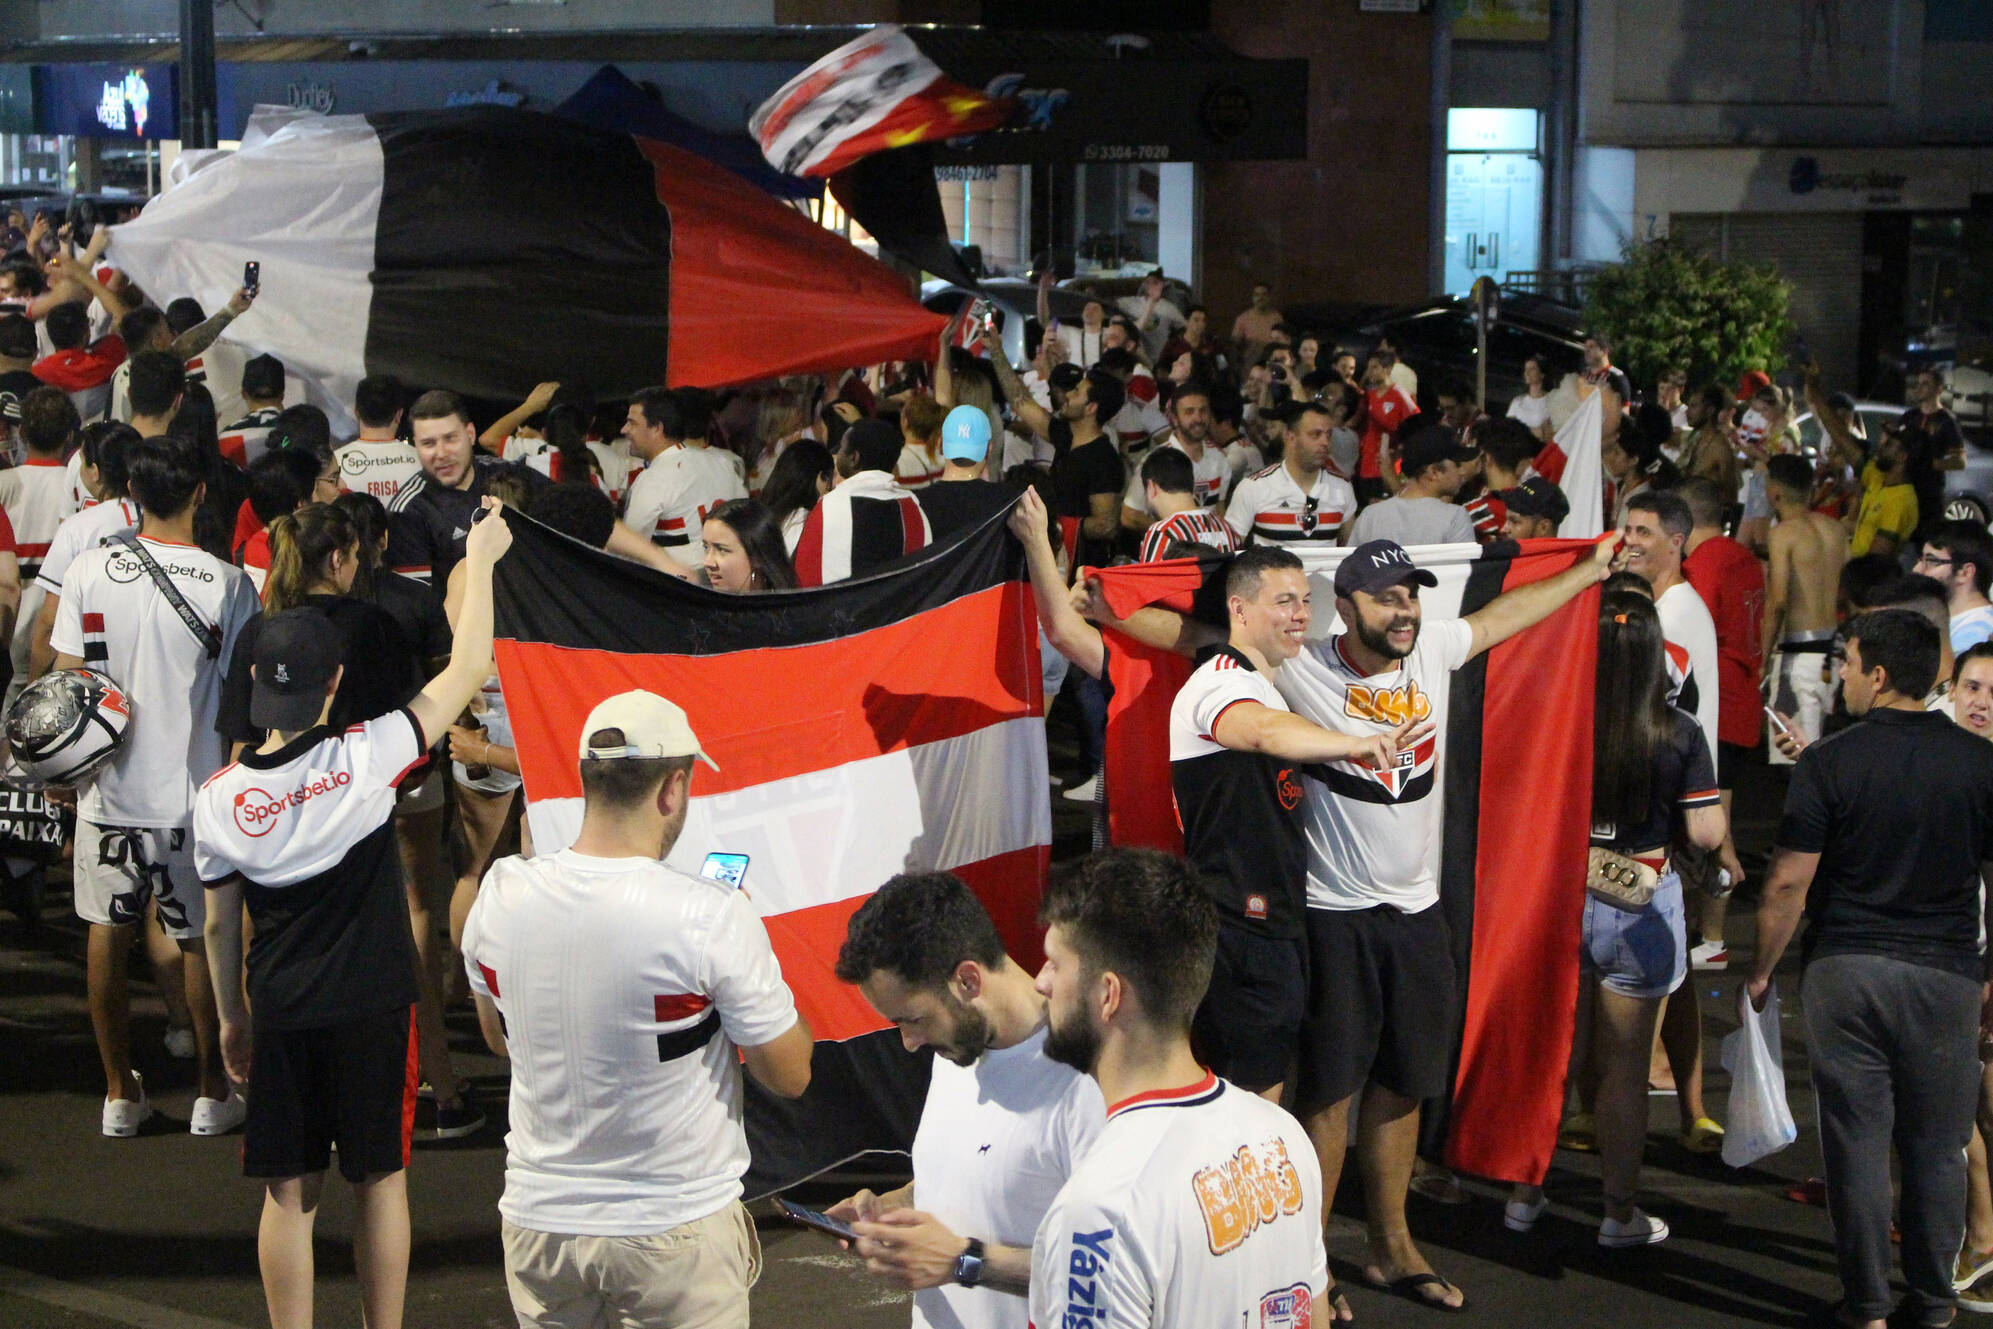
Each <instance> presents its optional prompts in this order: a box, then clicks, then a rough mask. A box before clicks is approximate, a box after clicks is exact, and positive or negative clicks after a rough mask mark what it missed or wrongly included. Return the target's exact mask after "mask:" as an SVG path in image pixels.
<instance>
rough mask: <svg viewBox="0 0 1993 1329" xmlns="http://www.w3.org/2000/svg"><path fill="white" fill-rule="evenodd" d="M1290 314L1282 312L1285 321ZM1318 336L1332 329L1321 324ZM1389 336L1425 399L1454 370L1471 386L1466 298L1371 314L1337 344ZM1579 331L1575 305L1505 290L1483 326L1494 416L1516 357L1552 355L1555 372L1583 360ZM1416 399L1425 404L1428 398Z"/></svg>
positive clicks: (1518, 380) (1513, 379)
mask: <svg viewBox="0 0 1993 1329" xmlns="http://www.w3.org/2000/svg"><path fill="white" fill-rule="evenodd" d="M1293 319H1294V316H1293V313H1292V312H1291V311H1288V321H1289V322H1290V323H1291V322H1293ZM1323 331H1324V335H1329V332H1330V331H1331V330H1327V329H1324V330H1323ZM1386 338H1388V339H1389V340H1390V342H1391V344H1392V345H1393V346H1395V347H1397V348H1398V355H1399V358H1401V359H1402V360H1404V361H1405V362H1406V363H1407V364H1409V365H1411V367H1412V368H1413V369H1414V370H1416V371H1418V375H1419V393H1420V395H1421V396H1422V397H1427V398H1430V396H1431V388H1432V385H1433V384H1434V383H1435V382H1436V381H1438V380H1439V379H1442V378H1451V377H1456V376H1457V377H1458V378H1460V379H1461V380H1462V381H1463V382H1465V383H1466V384H1467V385H1468V387H1469V388H1470V389H1471V388H1472V387H1473V385H1474V361H1475V356H1476V355H1477V354H1478V345H1477V342H1476V339H1475V335H1474V310H1473V306H1472V305H1471V304H1469V303H1468V302H1467V301H1466V300H1465V299H1460V298H1456V297H1452V296H1440V297H1438V298H1436V299H1434V300H1431V301H1429V302H1427V303H1426V304H1423V305H1416V306H1413V307H1412V308H1409V309H1396V310H1390V311H1387V312H1385V313H1382V314H1378V315H1376V316H1374V317H1373V318H1372V319H1371V320H1370V321H1369V322H1367V323H1365V324H1363V325H1362V326H1361V327H1359V328H1358V329H1357V333H1356V336H1354V337H1338V338H1336V341H1337V345H1338V346H1340V347H1343V348H1346V349H1348V350H1353V351H1355V352H1356V353H1357V355H1358V356H1359V357H1361V356H1363V355H1365V354H1367V353H1368V352H1369V350H1370V349H1371V347H1373V346H1375V345H1376V344H1377V343H1378V341H1380V340H1383V339H1386ZM1584 345H1585V334H1584V330H1583V327H1582V323H1581V317H1580V315H1579V313H1578V311H1577V310H1575V309H1573V308H1571V307H1570V306H1569V305H1566V304H1561V303H1559V302H1558V301H1555V300H1551V299H1549V298H1547V297H1545V296H1540V295H1528V294H1522V293H1510V292H1504V293H1503V295H1502V300H1501V303H1500V305H1499V306H1498V308H1497V310H1496V316H1495V325H1494V326H1493V327H1492V328H1490V329H1489V331H1488V399H1487V405H1488V410H1489V411H1491V412H1493V413H1495V414H1497V415H1499V414H1500V413H1501V412H1502V411H1504V410H1506V409H1507V408H1508V403H1509V399H1510V398H1512V397H1514V396H1516V395H1517V394H1518V393H1520V392H1522V391H1523V378H1522V364H1523V361H1524V360H1526V359H1528V358H1529V357H1530V356H1532V355H1540V356H1544V357H1546V358H1547V359H1548V360H1549V361H1550V376H1551V379H1552V381H1553V383H1554V382H1555V380H1556V378H1557V377H1558V376H1559V375H1560V374H1562V373H1565V372H1568V371H1571V370H1575V369H1577V368H1578V367H1579V366H1581V365H1582V364H1583V363H1584ZM1420 406H1421V407H1422V408H1425V409H1430V408H1431V406H1432V402H1431V401H1430V400H1427V401H1423V402H1421V403H1420Z"/></svg>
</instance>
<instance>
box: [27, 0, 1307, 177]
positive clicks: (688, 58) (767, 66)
mask: <svg viewBox="0 0 1993 1329" xmlns="http://www.w3.org/2000/svg"><path fill="white" fill-rule="evenodd" d="M857 31H858V29H856V28H851V27H807V28H771V29H753V30H746V31H742V30H739V29H730V30H725V31H715V30H712V29H699V30H688V31H685V32H671V33H589V34H573V35H559V34H533V35H522V36H479V37H433V38H371V37H370V38H365V39H359V40H348V39H345V38H310V39H300V38H258V39H252V40H233V41H231V40H223V41H222V42H221V43H220V44H219V56H220V63H219V65H218V68H217V78H216V82H217V86H218V90H219V99H220V107H219V110H220V128H221V133H222V136H223V137H224V138H236V137H240V135H241V132H242V126H243V125H244V124H245V123H247V120H248V117H249V114H250V112H251V110H252V109H253V108H254V107H255V106H257V105H259V104H270V103H274V104H277V105H292V106H298V107H301V108H306V109H310V110H317V111H325V112H332V113H351V112H359V113H367V112H374V111H394V110H421V109H426V108H434V107H441V106H451V105H466V104H476V103H479V102H495V103H499V104H503V105H518V106H529V107H533V108H535V109H540V110H552V109H554V108H555V107H557V106H558V105H560V104H561V103H562V102H564V101H566V100H567V99H568V98H569V97H571V96H573V95H574V94H575V92H576V91H577V90H579V89H580V88H582V86H583V85H584V84H586V83H587V82H588V81H589V80H590V79H591V78H593V77H594V76H595V75H596V74H597V73H598V71H600V70H601V69H602V67H603V66H604V65H605V64H613V65H615V66H616V67H617V69H619V70H620V71H621V72H622V73H623V74H624V75H625V76H626V77H627V78H628V79H629V80H630V81H631V82H633V83H635V84H636V85H638V86H639V87H648V88H652V89H655V90H656V93H657V96H658V99H659V104H660V105H661V106H662V107H663V108H664V109H665V110H666V111H668V112H670V113H671V114H674V115H676V116H679V117H682V118H683V119H684V120H686V121H688V122H690V123H691V124H693V125H696V126H698V127H701V128H703V129H705V130H708V131H711V132H713V133H717V134H724V135H735V134H740V133H742V132H743V130H744V128H745V126H746V123H747V117H748V113H749V111H750V110H751V109H752V108H753V107H754V106H756V105H757V104H759V103H760V102H761V100H762V99H764V98H766V97H767V96H768V95H769V94H770V93H772V92H773V91H774V90H775V89H776V88H778V87H780V86H781V85H782V84H783V83H784V82H785V81H787V80H788V79H789V78H790V77H791V76H793V75H794V74H795V73H796V72H797V71H799V70H800V69H802V68H803V67H804V66H805V65H807V64H809V63H810V62H811V61H813V60H815V59H817V58H818V57H819V56H821V55H823V54H824V53H826V52H827V51H830V50H832V49H833V48H835V47H836V46H838V45H840V44H841V43H843V42H845V41H847V40H849V39H850V38H851V36H852V35H853V34H854V33H856V32H857ZM909 31H910V32H911V34H912V36H913V38H914V40H915V41H916V42H918V43H919V44H920V45H921V47H922V48H923V49H924V50H926V51H927V52H928V53H929V54H930V55H931V56H932V57H933V58H934V60H935V62H936V63H937V64H939V65H941V67H942V68H943V69H945V70H947V71H948V73H949V74H950V75H951V76H953V77H954V78H956V79H958V80H960V81H962V82H965V83H970V84H973V85H975V86H977V87H983V88H987V89H989V90H991V91H995V92H1001V93H1004V94H1006V95H1011V96H1015V97H1017V98H1018V99H1019V100H1020V102H1021V103H1022V106H1023V110H1022V112H1021V114H1020V116H1019V119H1018V121H1017V122H1016V123H1014V124H1013V125H1011V126H1009V127H1006V128H1005V129H1003V130H1001V131H998V132H995V133H991V134H987V135H984V136H983V137H982V138H980V139H978V140H977V141H975V142H974V143H973V144H969V145H961V146H957V147H952V148H945V149H943V150H942V151H941V153H940V154H939V156H940V159H941V160H942V161H944V162H949V163H954V164H963V163H1002V162H1048V163H1057V162H1087V161H1108V162H1111V161H1149V162H1159V161H1221V160H1246V159H1274V158H1298V157H1302V156H1304V155H1306V151H1307V138H1306V124H1307V115H1306V109H1307V108H1306V102H1307V75H1308V62H1307V61H1306V60H1300V59H1293V60H1259V59H1250V58H1247V57H1244V56H1240V55H1238V54H1236V53H1234V52H1233V51H1231V50H1230V49H1228V48H1227V47H1225V46H1224V45H1223V44H1222V43H1220V42H1218V41H1216V40H1215V39H1213V38H1211V37H1208V36H1204V35H1200V34H1185V33H1157V34H1153V35H1151V36H1146V37H1127V36H1122V37H1114V38H1110V37H1107V36H1105V35H1097V34H1085V33H1038V32H1030V33H1025V32H1004V31H997V30H993V29H988V28H969V27H914V28H911V29H910V30H909ZM178 58H179V48H178V46H177V45H176V44H174V43H170V42H159V43H144V42H130V43H118V42H107V43H72V42H62V43H29V44H22V45H17V46H13V47H10V48H8V49H7V50H5V51H0V86H4V68H5V67H6V66H8V65H22V64H27V65H33V66H37V67H40V68H41V69H42V70H44V71H46V73H47V79H46V83H45V88H46V91H47V92H48V93H49V94H50V96H49V98H48V99H47V100H48V102H49V104H46V105H43V106H40V107H38V108H37V111H36V127H37V128H38V129H39V130H40V131H41V132H46V133H71V134H91V133H104V134H108V133H114V132H116V131H114V130H107V129H92V128H91V127H90V126H91V124H92V123H93V120H94V107H95V106H96V105H97V104H98V103H100V102H101V100H102V87H103V85H104V83H105V82H106V78H105V72H104V71H106V70H120V69H122V70H127V71H128V70H131V69H144V70H159V69H166V70H170V69H172V68H173V67H174V65H175V62H176V61H177V60H178ZM121 77H122V75H121ZM152 91H153V96H152V101H151V105H150V108H149V112H148V115H149V126H148V131H147V132H146V133H145V135H144V136H145V137H147V138H153V137H171V135H162V134H158V133H154V132H152V129H154V128H157V127H159V126H160V125H163V124H164V123H165V120H164V119H160V118H158V117H162V116H164V117H168V118H170V117H171V116H172V115H173V112H174V110H175V108H174V106H173V98H172V97H171V96H170V95H168V96H164V97H162V96H159V95H158V89H153V90H152Z"/></svg>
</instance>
